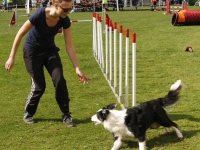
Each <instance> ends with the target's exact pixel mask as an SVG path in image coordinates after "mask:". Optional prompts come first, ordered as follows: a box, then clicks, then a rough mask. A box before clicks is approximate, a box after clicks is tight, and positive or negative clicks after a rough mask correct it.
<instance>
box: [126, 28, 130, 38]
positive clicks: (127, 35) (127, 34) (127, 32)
mask: <svg viewBox="0 0 200 150" xmlns="http://www.w3.org/2000/svg"><path fill="white" fill-rule="evenodd" d="M126 37H129V29H126Z"/></svg>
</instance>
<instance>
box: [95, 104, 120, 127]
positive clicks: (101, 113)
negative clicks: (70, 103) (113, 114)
mask: <svg viewBox="0 0 200 150" xmlns="http://www.w3.org/2000/svg"><path fill="white" fill-rule="evenodd" d="M116 106H117V105H116V104H115V103H112V104H109V105H108V106H106V107H103V108H102V109H99V110H98V111H97V113H96V114H95V115H94V116H92V117H91V121H92V122H94V124H95V125H98V124H102V123H103V122H104V120H106V118H107V117H108V115H109V113H110V110H112V109H115V108H116Z"/></svg>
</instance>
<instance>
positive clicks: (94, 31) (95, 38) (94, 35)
mask: <svg viewBox="0 0 200 150" xmlns="http://www.w3.org/2000/svg"><path fill="white" fill-rule="evenodd" d="M92 16H93V54H94V56H96V46H97V36H96V13H95V12H93V13H92Z"/></svg>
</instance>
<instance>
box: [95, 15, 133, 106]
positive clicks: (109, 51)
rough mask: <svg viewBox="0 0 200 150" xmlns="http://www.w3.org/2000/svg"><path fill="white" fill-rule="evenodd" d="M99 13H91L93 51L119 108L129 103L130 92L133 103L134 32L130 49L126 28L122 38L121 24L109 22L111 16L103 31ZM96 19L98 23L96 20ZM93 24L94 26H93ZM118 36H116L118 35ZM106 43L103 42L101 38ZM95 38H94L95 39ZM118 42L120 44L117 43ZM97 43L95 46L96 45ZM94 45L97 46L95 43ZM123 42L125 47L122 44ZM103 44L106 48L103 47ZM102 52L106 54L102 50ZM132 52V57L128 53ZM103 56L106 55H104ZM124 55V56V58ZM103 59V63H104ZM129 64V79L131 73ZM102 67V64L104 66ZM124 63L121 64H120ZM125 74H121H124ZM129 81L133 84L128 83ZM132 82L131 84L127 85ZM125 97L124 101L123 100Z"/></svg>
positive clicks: (107, 19)
mask: <svg viewBox="0 0 200 150" xmlns="http://www.w3.org/2000/svg"><path fill="white" fill-rule="evenodd" d="M99 18H100V17H99V14H98V15H93V52H94V57H95V58H96V61H97V63H98V64H99V67H100V68H101V70H102V73H103V75H104V77H105V79H106V81H107V82H108V84H109V86H110V88H111V90H112V91H113V93H114V95H115V97H116V98H117V100H118V102H119V103H120V104H121V107H122V109H124V105H123V103H125V107H128V105H129V103H130V102H129V95H132V97H131V98H132V106H135V105H136V34H135V33H133V34H132V51H131V50H130V46H129V45H130V44H129V29H128V28H127V29H126V30H125V33H124V34H125V40H123V26H122V25H120V26H119V35H118V34H117V32H118V30H117V22H114V23H113V24H112V20H111V19H110V18H106V21H105V32H104V33H105V34H101V33H102V22H101V19H99ZM95 22H97V23H95ZM95 25H96V26H95ZM117 36H118V37H117ZM102 39H105V43H104V45H103V42H102V41H103V40H102ZM95 40H96V41H95ZM117 43H119V47H118V44H117ZM96 44H97V45H96ZM95 45H96V46H95ZM124 45H125V48H124V47H123V46H124ZM103 47H105V50H104V49H103ZM104 51H105V53H104ZM131 52H132V57H131V56H130V54H131ZM104 56H105V57H104ZM123 56H124V57H123ZM104 62H105V64H104ZM130 63H131V64H132V78H131V73H130ZM103 64H104V65H105V66H104V65H103ZM123 66H124V67H123ZM123 73H124V77H123ZM129 80H131V81H132V83H129ZM131 84H132V87H131V86H130V85H131ZM123 100H124V101H123Z"/></svg>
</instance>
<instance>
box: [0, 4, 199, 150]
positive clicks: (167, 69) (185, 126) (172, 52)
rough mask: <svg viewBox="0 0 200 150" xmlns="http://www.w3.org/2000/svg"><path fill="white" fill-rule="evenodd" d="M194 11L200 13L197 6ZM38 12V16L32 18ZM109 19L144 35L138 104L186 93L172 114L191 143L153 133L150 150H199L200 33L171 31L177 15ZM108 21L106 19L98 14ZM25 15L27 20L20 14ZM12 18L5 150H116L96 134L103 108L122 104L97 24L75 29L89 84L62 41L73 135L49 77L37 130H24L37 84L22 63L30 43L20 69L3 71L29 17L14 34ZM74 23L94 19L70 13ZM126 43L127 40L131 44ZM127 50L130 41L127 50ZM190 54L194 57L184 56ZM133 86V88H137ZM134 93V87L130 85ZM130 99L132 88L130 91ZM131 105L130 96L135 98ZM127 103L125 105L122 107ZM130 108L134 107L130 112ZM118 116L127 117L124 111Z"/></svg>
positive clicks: (0, 135) (3, 33)
mask: <svg viewBox="0 0 200 150" xmlns="http://www.w3.org/2000/svg"><path fill="white" fill-rule="evenodd" d="M189 9H190V10H200V7H194V6H190V7H189ZM34 11H35V10H32V11H31V14H32V13H33V12H34ZM107 13H108V15H109V17H110V18H111V19H112V20H113V22H117V26H118V27H119V25H123V30H124V31H125V29H126V28H129V30H130V32H131V33H132V32H135V33H136V34H137V43H136V46H137V50H136V65H137V68H136V99H137V105H138V104H139V103H141V102H144V101H146V100H150V99H154V98H158V97H162V96H165V95H166V94H167V92H168V90H169V88H170V86H171V84H173V83H174V82H175V81H176V80H178V79H181V80H182V82H183V83H184V87H183V89H182V92H181V97H180V101H179V103H178V104H177V105H175V106H174V107H173V108H170V109H169V110H167V112H168V114H169V117H170V118H171V119H172V120H173V121H175V122H176V123H177V124H178V125H179V127H180V129H181V131H182V132H183V135H184V140H181V141H179V140H177V136H176V134H175V132H174V131H173V130H171V131H172V134H165V130H164V129H163V128H162V127H160V128H159V129H157V130H148V131H147V136H146V137H147V147H148V149H151V150H183V149H185V150H199V147H200V141H199V139H200V100H199V97H200V70H199V66H200V43H199V39H200V26H198V25H197V26H172V25H171V23H170V22H171V18H172V15H171V14H169V15H164V14H163V13H164V12H163V11H150V9H149V8H146V9H143V8H142V7H140V8H139V10H138V11H120V12H116V11H108V12H107ZM99 14H101V13H99ZM18 15H19V16H20V15H25V10H19V11H18ZM11 16H12V13H11V12H6V13H3V12H0V18H1V21H0V110H1V112H0V149H2V150H47V149H48V150H109V149H111V147H112V145H113V137H112V134H111V133H110V132H109V131H107V130H105V129H104V128H103V127H102V126H94V125H93V123H92V122H91V119H90V118H91V116H92V115H93V114H94V113H95V112H96V111H97V110H98V109H100V108H102V107H103V106H106V105H107V104H109V103H113V102H116V103H117V99H116V97H115V96H114V94H113V93H112V90H111V89H110V87H109V85H108V83H107V81H106V80H105V78H104V76H103V74H102V73H101V70H100V68H99V66H98V64H97V62H96V60H95V58H94V56H93V52H92V22H81V23H72V34H73V41H74V45H75V47H76V50H77V57H78V60H79V64H80V67H81V69H82V71H83V72H84V74H85V75H86V76H87V77H88V78H89V84H87V85H82V84H81V83H79V82H78V78H77V76H76V74H75V71H74V68H73V67H72V64H71V62H70V60H69V58H68V56H67V54H66V52H65V45H64V41H63V35H62V34H58V35H57V36H56V38H55V41H56V44H57V46H58V47H60V49H61V50H60V52H59V53H60V56H61V59H62V62H63V69H64V75H65V78H66V80H67V85H68V89H69V93H70V98H71V101H70V107H71V108H70V109H71V112H72V116H73V118H74V122H76V124H77V127H76V128H67V127H66V126H65V125H64V124H63V123H62V120H61V112H60V110H59V108H58V105H57V103H56V101H55V98H54V87H53V84H52V82H51V78H50V77H49V75H48V73H47V72H46V71H45V75H46V84H47V88H46V91H45V93H44V95H43V97H42V98H41V101H40V104H39V107H38V110H37V113H36V114H35V116H34V118H35V119H36V121H37V123H35V124H33V125H27V124H25V123H24V122H23V120H22V118H23V111H24V106H25V102H26V98H27V96H28V94H29V91H30V86H31V85H30V78H29V75H28V74H27V72H26V69H25V65H24V62H23V53H22V48H23V41H24V39H25V38H23V41H22V43H21V45H20V47H19V49H18V52H17V55H16V58H15V65H14V67H13V68H12V70H11V72H10V73H8V72H6V70H5V68H4V64H5V62H6V60H7V58H8V56H9V53H10V50H11V47H12V42H13V40H14V37H15V35H16V33H17V31H18V30H19V28H20V27H21V26H22V24H23V22H25V20H27V19H28V17H18V24H19V26H13V27H8V24H9V22H10V19H11ZM69 17H70V18H71V20H77V19H78V20H90V19H92V13H91V12H83V13H71V14H69ZM124 37H125V36H124ZM123 43H125V41H124V42H123ZM188 46H191V47H192V48H193V50H194V52H193V53H189V52H185V49H186V47H188ZM130 82H131V80H130ZM130 86H131V83H130ZM130 91H131V88H130ZM129 99H130V101H131V95H130V97H129ZM123 103H124V101H123ZM130 106H131V104H130ZM118 109H121V108H120V106H119V105H118ZM130 149H133V150H137V149H138V142H137V139H132V138H126V139H124V140H123V146H122V147H121V149H120V150H130Z"/></svg>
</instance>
